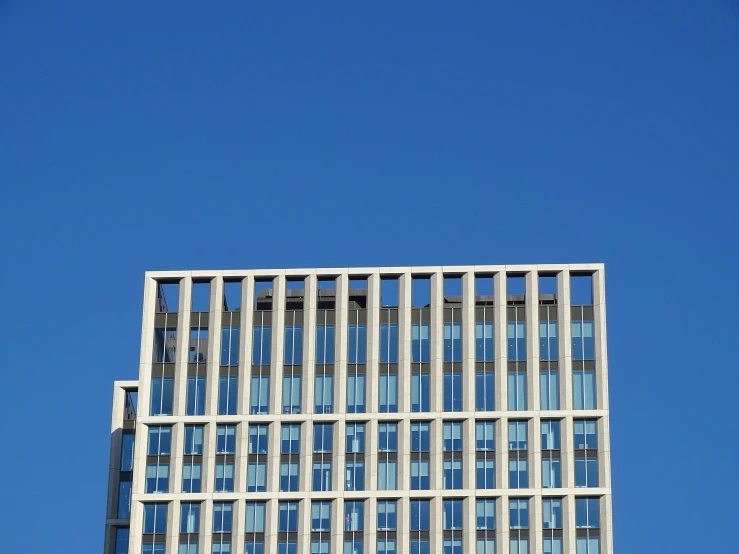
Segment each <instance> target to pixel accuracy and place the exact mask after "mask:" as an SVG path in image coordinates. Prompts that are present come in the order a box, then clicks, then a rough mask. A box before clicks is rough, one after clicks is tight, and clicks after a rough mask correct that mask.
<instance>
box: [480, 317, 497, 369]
mask: <svg viewBox="0 0 739 554" xmlns="http://www.w3.org/2000/svg"><path fill="white" fill-rule="evenodd" d="M475 361H476V362H494V361H495V339H494V335H493V322H492V321H485V322H480V323H475Z"/></svg>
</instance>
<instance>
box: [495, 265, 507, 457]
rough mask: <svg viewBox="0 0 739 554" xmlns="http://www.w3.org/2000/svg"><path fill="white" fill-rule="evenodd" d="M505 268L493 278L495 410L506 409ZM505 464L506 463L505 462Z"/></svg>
mask: <svg viewBox="0 0 739 554" xmlns="http://www.w3.org/2000/svg"><path fill="white" fill-rule="evenodd" d="M506 278H507V276H506V272H505V267H503V268H501V271H498V272H497V273H495V275H494V276H493V288H494V290H495V293H494V299H495V300H494V302H495V305H494V309H495V327H494V334H495V410H496V411H498V412H500V411H504V410H507V409H508V314H507V311H506V308H507V307H508V297H507V290H506V289H507V284H508V283H507V281H506ZM506 463H507V462H506Z"/></svg>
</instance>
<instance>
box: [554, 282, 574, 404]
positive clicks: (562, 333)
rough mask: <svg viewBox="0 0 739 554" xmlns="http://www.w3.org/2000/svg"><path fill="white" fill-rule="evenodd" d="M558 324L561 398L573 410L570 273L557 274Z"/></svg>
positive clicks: (562, 402)
mask: <svg viewBox="0 0 739 554" xmlns="http://www.w3.org/2000/svg"><path fill="white" fill-rule="evenodd" d="M557 326H558V327H559V329H557V330H558V331H559V339H558V341H559V386H560V391H559V398H560V401H561V404H560V407H561V408H562V410H572V408H573V405H574V404H573V399H572V313H571V310H570V273H569V271H560V272H559V273H558V274H557Z"/></svg>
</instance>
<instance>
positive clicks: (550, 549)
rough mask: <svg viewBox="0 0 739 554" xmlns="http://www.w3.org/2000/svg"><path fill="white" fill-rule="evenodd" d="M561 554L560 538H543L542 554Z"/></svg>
mask: <svg viewBox="0 0 739 554" xmlns="http://www.w3.org/2000/svg"><path fill="white" fill-rule="evenodd" d="M562 553H563V549H562V537H544V554H562Z"/></svg>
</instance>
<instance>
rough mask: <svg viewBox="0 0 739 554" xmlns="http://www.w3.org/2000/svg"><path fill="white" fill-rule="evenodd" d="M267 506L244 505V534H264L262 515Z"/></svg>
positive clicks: (249, 503) (256, 504)
mask: <svg viewBox="0 0 739 554" xmlns="http://www.w3.org/2000/svg"><path fill="white" fill-rule="evenodd" d="M266 508H267V505H266V504H265V503H264V502H247V503H246V532H247V533H264V515H265V512H266Z"/></svg>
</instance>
